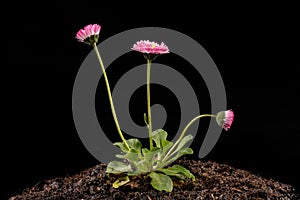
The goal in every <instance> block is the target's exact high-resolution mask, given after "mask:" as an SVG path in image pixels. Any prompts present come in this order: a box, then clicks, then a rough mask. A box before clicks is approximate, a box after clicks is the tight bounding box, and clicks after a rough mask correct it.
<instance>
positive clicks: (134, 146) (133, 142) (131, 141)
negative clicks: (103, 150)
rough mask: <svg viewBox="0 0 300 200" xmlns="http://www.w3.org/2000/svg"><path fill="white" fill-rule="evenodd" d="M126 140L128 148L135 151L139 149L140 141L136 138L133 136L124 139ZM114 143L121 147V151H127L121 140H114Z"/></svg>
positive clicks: (140, 146)
mask: <svg viewBox="0 0 300 200" xmlns="http://www.w3.org/2000/svg"><path fill="white" fill-rule="evenodd" d="M126 142H127V144H128V146H129V148H130V149H134V150H135V151H137V152H139V151H141V148H142V143H141V142H140V141H139V140H138V139H135V138H133V139H129V140H126ZM114 145H115V146H118V147H119V148H120V149H121V151H123V152H125V153H127V152H128V151H129V149H127V147H126V145H125V144H124V143H123V142H115V143H114Z"/></svg>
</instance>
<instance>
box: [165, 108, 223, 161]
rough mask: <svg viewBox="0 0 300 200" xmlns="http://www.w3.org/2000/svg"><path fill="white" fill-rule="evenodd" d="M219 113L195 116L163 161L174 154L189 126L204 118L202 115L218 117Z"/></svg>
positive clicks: (204, 115)
mask: <svg viewBox="0 0 300 200" xmlns="http://www.w3.org/2000/svg"><path fill="white" fill-rule="evenodd" d="M216 116H217V115H213V114H203V115H199V116H197V117H195V118H194V119H192V120H191V121H190V122H189V123H188V124H187V125H186V127H185V128H184V129H183V131H182V132H181V134H180V136H179V138H178V139H177V141H176V142H175V144H174V145H173V146H172V148H171V149H170V150H169V151H168V153H167V154H166V156H165V157H164V159H163V162H164V161H166V160H167V159H168V158H170V157H171V156H172V155H173V153H174V152H173V150H174V149H175V147H176V146H177V145H178V144H179V143H180V141H181V140H182V138H183V136H184V135H185V133H186V131H187V130H188V128H189V127H190V126H191V125H192V124H193V123H194V122H195V121H196V120H198V119H200V118H202V117H216Z"/></svg>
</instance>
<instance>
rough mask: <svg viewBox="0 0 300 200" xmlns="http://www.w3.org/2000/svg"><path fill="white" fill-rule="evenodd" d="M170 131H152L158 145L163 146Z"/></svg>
mask: <svg viewBox="0 0 300 200" xmlns="http://www.w3.org/2000/svg"><path fill="white" fill-rule="evenodd" d="M167 136H168V133H167V132H166V131H164V130H163V129H157V130H155V131H153V132H152V139H153V140H154V142H155V144H156V146H157V147H162V140H166V139H167Z"/></svg>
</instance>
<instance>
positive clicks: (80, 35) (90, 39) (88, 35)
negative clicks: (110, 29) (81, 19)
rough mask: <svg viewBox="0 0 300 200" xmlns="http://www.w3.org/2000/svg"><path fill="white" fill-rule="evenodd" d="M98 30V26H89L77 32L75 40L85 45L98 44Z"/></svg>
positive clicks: (99, 27) (99, 28)
mask: <svg viewBox="0 0 300 200" xmlns="http://www.w3.org/2000/svg"><path fill="white" fill-rule="evenodd" d="M100 30H101V26H100V25H98V24H89V25H87V26H85V27H84V28H83V29H80V30H79V31H78V32H77V34H76V39H77V40H78V41H79V42H84V43H86V44H89V45H92V44H93V43H97V42H98V38H99V33H100Z"/></svg>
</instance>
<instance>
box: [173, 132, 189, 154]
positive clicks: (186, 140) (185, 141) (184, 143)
mask: <svg viewBox="0 0 300 200" xmlns="http://www.w3.org/2000/svg"><path fill="white" fill-rule="evenodd" d="M192 139H193V136H192V135H191V134H189V135H187V136H185V137H184V138H182V140H181V141H180V142H179V144H178V146H177V148H176V150H175V151H174V152H177V151H179V150H180V149H182V147H183V146H184V145H186V143H188V142H189V141H190V140H192Z"/></svg>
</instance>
